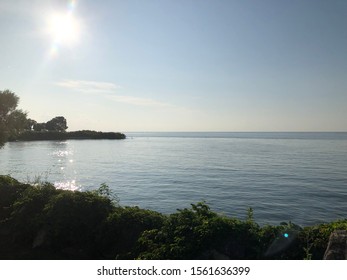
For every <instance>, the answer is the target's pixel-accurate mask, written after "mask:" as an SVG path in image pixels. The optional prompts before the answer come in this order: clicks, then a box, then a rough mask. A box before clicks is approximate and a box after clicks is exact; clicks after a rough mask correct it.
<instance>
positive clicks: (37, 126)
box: [29, 116, 68, 132]
mask: <svg viewBox="0 0 347 280" xmlns="http://www.w3.org/2000/svg"><path fill="white" fill-rule="evenodd" d="M29 121H30V130H34V131H59V132H64V131H66V129H67V128H68V127H67V122H66V119H65V118H64V117H61V116H60V117H55V118H53V119H51V120H50V121H48V122H46V123H37V122H36V121H34V120H30V119H29Z"/></svg>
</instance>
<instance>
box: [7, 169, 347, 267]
mask: <svg viewBox="0 0 347 280" xmlns="http://www.w3.org/2000/svg"><path fill="white" fill-rule="evenodd" d="M118 202H119V200H118V197H117V196H116V195H115V194H114V193H112V190H111V189H110V188H109V187H108V186H107V185H105V184H102V185H101V186H100V188H99V189H97V190H95V191H91V192H78V191H76V192H72V191H67V190H57V189H56V188H55V187H54V186H53V185H51V184H49V183H38V184H35V185H28V184H22V183H20V182H18V181H16V180H15V179H13V178H11V177H9V176H0V259H289V260H291V259H322V258H323V255H324V252H325V249H326V247H327V244H328V239H329V236H330V234H331V233H332V232H333V231H334V230H337V229H345V230H347V220H339V221H335V222H331V223H328V224H321V225H316V226H311V227H304V228H301V227H300V226H298V225H295V224H293V223H291V222H289V223H281V224H280V225H277V226H273V225H266V226H263V227H260V226H259V225H258V224H256V223H255V222H254V219H253V210H252V209H249V210H248V218H247V219H246V220H245V221H241V220H239V219H235V218H229V217H226V216H221V215H218V214H217V213H215V212H213V211H211V209H210V208H209V206H208V205H207V204H206V203H204V202H199V203H197V204H192V205H191V208H189V209H188V208H185V209H182V210H178V211H177V212H176V213H173V214H171V215H162V214H160V213H158V212H155V211H150V210H144V209H140V208H138V207H121V206H120V205H119V203H118Z"/></svg>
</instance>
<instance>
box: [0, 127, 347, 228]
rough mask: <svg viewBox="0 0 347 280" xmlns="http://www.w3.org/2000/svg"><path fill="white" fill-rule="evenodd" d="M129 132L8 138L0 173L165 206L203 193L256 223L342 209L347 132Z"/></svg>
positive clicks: (346, 208)
mask: <svg viewBox="0 0 347 280" xmlns="http://www.w3.org/2000/svg"><path fill="white" fill-rule="evenodd" d="M126 134H127V139H126V140H70V141H64V142H60V141H38V142H17V143H7V144H6V145H5V146H4V148H3V149H1V150H0V174H10V175H11V176H13V177H15V178H17V179H18V180H22V181H34V180H35V179H36V178H37V177H40V179H41V180H47V181H50V182H53V183H54V184H55V185H56V187H58V188H65V189H72V190H76V189H81V190H90V189H95V188H97V187H98V186H99V185H100V184H101V183H106V184H107V185H109V186H110V187H111V188H112V189H113V190H114V192H115V193H116V194H117V195H118V197H119V199H120V204H121V205H138V206H140V207H143V208H149V209H153V210H156V211H160V212H163V213H173V212H175V211H176V209H178V208H180V209H182V208H185V207H190V203H196V202H199V201H203V200H205V201H206V202H207V203H208V204H209V205H210V206H211V208H212V209H213V210H214V211H217V212H219V213H223V214H226V215H228V216H232V217H238V218H241V219H244V218H245V217H246V213H247V209H248V208H249V207H252V208H253V209H254V217H255V219H256V221H257V222H258V223H260V224H265V223H269V224H278V223H280V222H282V221H292V222H294V223H297V224H300V225H311V224H315V223H319V222H329V221H332V220H336V219H339V218H347V133H126Z"/></svg>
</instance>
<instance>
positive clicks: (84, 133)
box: [9, 130, 126, 142]
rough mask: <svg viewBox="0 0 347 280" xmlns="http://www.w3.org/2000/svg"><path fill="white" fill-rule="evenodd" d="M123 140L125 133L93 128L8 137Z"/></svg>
mask: <svg viewBox="0 0 347 280" xmlns="http://www.w3.org/2000/svg"><path fill="white" fill-rule="evenodd" d="M103 139H109V140H123V139H126V135H125V134H123V133H120V132H101V131H93V130H78V131H69V132H63V131H26V132H24V133H22V134H20V135H19V136H17V137H15V138H13V139H10V140H9V142H15V141H46V140H58V141H59V140H103Z"/></svg>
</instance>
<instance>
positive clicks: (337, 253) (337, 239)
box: [324, 230, 347, 260]
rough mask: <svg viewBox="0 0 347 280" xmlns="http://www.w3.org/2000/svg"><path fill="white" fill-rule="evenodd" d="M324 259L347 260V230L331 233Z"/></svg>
mask: <svg viewBox="0 0 347 280" xmlns="http://www.w3.org/2000/svg"><path fill="white" fill-rule="evenodd" d="M324 260H347V230H335V231H334V232H332V233H331V235H330V237H329V243H328V247H327V249H326V251H325V254H324Z"/></svg>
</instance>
